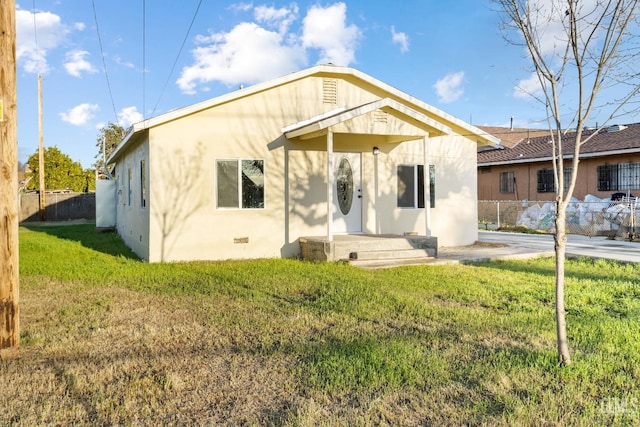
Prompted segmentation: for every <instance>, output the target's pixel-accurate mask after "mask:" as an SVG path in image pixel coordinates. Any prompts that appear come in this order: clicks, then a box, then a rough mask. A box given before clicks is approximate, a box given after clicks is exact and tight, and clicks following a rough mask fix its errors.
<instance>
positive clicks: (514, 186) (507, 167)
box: [478, 124, 640, 201]
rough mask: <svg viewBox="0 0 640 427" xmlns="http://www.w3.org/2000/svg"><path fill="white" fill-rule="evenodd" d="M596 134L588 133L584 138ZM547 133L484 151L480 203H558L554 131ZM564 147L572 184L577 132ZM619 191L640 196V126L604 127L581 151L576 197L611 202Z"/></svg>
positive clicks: (480, 156) (480, 163)
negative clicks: (489, 201) (553, 147)
mask: <svg viewBox="0 0 640 427" xmlns="http://www.w3.org/2000/svg"><path fill="white" fill-rule="evenodd" d="M485 130H486V131H487V132H489V130H488V129H485ZM594 132H595V130H585V131H584V132H583V138H586V137H588V136H589V135H591V134H593V133H594ZM495 133H496V132H494V134H495ZM546 133H547V135H544V136H538V137H531V138H524V139H522V140H520V141H519V142H517V143H516V144H514V145H512V146H511V147H504V148H498V149H492V150H483V151H479V152H478V199H479V200H534V201H537V200H540V201H545V200H554V198H555V193H554V192H555V185H554V177H553V166H552V143H551V138H550V136H549V131H548V130H547V131H546ZM500 136H502V135H500ZM563 144H564V150H563V152H564V159H565V174H564V183H565V186H567V185H568V183H569V181H570V177H571V162H570V161H571V159H572V158H573V149H574V146H575V145H574V144H575V132H569V133H567V134H566V135H565V136H564V138H563ZM617 192H621V193H628V192H632V193H633V192H635V193H640V124H630V125H614V126H610V127H608V128H604V129H601V130H600V131H598V132H597V134H596V135H595V136H594V137H593V138H591V139H590V140H589V141H588V142H586V143H585V144H584V145H583V146H582V148H581V151H580V166H579V168H578V179H577V181H576V187H575V190H574V194H573V195H574V197H576V198H577V199H579V200H584V198H585V196H586V195H587V194H591V195H594V196H597V197H600V198H608V197H611V195H612V194H613V193H617ZM636 195H637V194H636Z"/></svg>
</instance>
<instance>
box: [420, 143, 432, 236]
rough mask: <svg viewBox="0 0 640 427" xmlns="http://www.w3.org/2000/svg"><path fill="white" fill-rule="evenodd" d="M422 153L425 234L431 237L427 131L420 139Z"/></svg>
mask: <svg viewBox="0 0 640 427" xmlns="http://www.w3.org/2000/svg"><path fill="white" fill-rule="evenodd" d="M422 141H423V144H422V153H423V155H424V159H423V160H424V167H423V168H422V173H423V175H424V176H423V180H422V182H424V217H425V235H426V236H427V237H431V182H430V180H429V175H430V174H429V160H430V157H431V156H429V134H428V133H427V134H426V135H425V136H424V139H423V140H422Z"/></svg>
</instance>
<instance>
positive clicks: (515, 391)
mask: <svg viewBox="0 0 640 427" xmlns="http://www.w3.org/2000/svg"><path fill="white" fill-rule="evenodd" d="M20 245H21V246H20V275H21V287H22V291H23V292H27V293H28V292H34V293H38V294H42V295H50V297H51V298H57V300H56V302H55V304H52V306H55V307H56V308H55V310H53V311H50V312H46V311H44V310H43V311H37V312H34V313H29V307H23V316H28V322H26V323H25V325H26V327H25V328H24V329H23V333H22V342H23V346H24V347H26V348H28V347H38V348H42V349H43V351H45V349H47V348H49V349H50V348H52V347H53V348H59V349H60V352H64V351H65V346H67V347H66V348H67V349H68V348H69V346H71V348H74V347H73V346H77V347H76V348H77V349H78V350H83V351H84V349H86V344H83V343H84V342H88V341H87V340H89V339H90V338H91V337H94V336H95V334H96V333H97V332H96V331H99V330H101V329H103V328H104V327H105V324H107V323H108V319H109V314H110V311H111V310H113V309H114V307H115V306H116V305H117V304H118V298H120V296H119V295H120V293H125V295H126V296H127V298H132V299H133V301H132V304H133V306H134V309H138V308H136V307H135V299H136V298H137V297H136V295H141V296H143V295H144V299H149V298H151V299H154V298H155V299H158V300H161V301H166V303H167V304H168V303H171V304H175V307H169V308H167V309H168V310H173V311H175V310H188V312H189V313H190V314H191V315H192V317H193V319H194V320H192V321H194V322H197V326H198V328H201V329H202V331H211V330H212V331H215V333H214V334H212V336H214V337H215V340H214V341H211V342H207V343H203V345H206V346H209V347H211V351H220V350H225V351H232V352H237V353H238V354H240V355H247V357H259V358H266V360H273V361H274V362H275V361H280V363H282V362H281V361H282V360H285V359H286V360H290V359H293V360H295V361H296V363H294V364H291V366H290V368H289V370H290V372H291V374H292V375H293V376H294V377H295V378H296V381H297V385H296V387H297V389H298V390H299V393H300V395H301V396H315V397H316V398H318V399H319V401H321V400H323V399H328V400H329V401H333V402H334V404H335V405H338V406H340V405H351V404H348V403H344V402H369V403H362V405H363V406H367V405H369V406H370V405H372V404H373V402H375V401H379V399H382V402H386V403H385V405H386V406H385V405H382V407H381V409H379V411H381V412H380V414H383V413H387V412H389V411H390V412H393V413H394V414H396V415H397V413H399V412H398V411H400V410H399V409H398V408H397V405H396V406H394V405H392V404H391V403H389V402H390V400H393V399H395V398H398V399H400V398H399V397H398V396H404V395H410V396H412V397H411V398H407V399H405V400H406V402H409V403H407V405H409V404H410V405H418V406H420V405H422V406H423V407H424V408H431V409H433V410H439V411H441V412H440V413H441V414H448V415H451V414H457V415H455V417H454V418H452V421H451V423H453V424H456V423H457V422H462V423H467V422H470V423H473V424H476V423H484V422H486V423H490V424H494V423H498V424H505V425H506V424H549V423H550V424H556V423H569V424H571V423H576V424H579V423H580V420H582V423H586V422H587V421H592V420H599V421H601V422H602V423H611V422H613V423H618V424H620V425H632V423H633V422H635V421H637V420H638V417H639V416H640V414H639V412H640V407H639V408H638V411H636V412H634V411H630V410H626V411H618V412H616V411H614V410H611V408H614V406H613V405H614V404H617V405H618V408H620V406H621V405H623V404H625V402H626V403H633V402H635V400H633V399H640V384H639V381H638V378H640V368H639V367H640V344H639V343H640V323H639V319H640V302H639V301H640V298H639V297H640V289H639V288H640V280H639V279H638V277H640V275H639V274H638V273H640V268H639V267H637V266H634V265H620V264H617V263H613V262H608V261H607V262H603V261H591V260H586V259H580V260H570V261H568V262H567V282H566V284H567V290H566V293H567V321H568V333H569V339H570V348H571V350H572V352H573V359H574V363H573V364H572V365H571V366H569V367H567V368H560V367H558V366H557V363H556V351H555V323H554V313H555V312H554V302H553V301H554V262H553V259H536V260H528V261H504V262H489V263H479V264H475V265H471V266H469V265H466V266H462V265H461V266H415V267H405V268H394V269H383V270H362V269H357V268H354V267H351V266H349V265H345V264H341V263H338V264H333V263H308V262H303V261H300V260H279V259H266V260H250V261H225V262H194V263H172V264H147V263H143V262H140V261H139V260H136V259H135V257H133V256H131V254H130V252H129V251H128V249H126V247H124V245H122V242H121V241H119V239H117V236H115V235H114V234H113V233H98V232H96V231H95V230H93V226H91V225H74V226H64V227H51V228H47V229H45V228H44V227H42V228H24V227H22V228H21V230H20ZM100 289H105V292H100ZM106 291H108V292H106ZM65 298H66V299H65ZM162 304H165V302H163V303H162ZM175 327H176V328H177V330H179V331H180V334H183V335H184V334H187V335H189V332H188V326H187V325H176V326H175ZM141 328H144V325H143V326H141ZM107 329H108V328H107ZM143 332H144V331H143ZM141 336H143V337H144V334H143V335H141ZM59 337H63V338H62V339H60V338H59ZM175 339H176V341H178V342H179V341H180V340H187V339H193V338H191V337H190V335H189V338H186V337H182V336H180V335H179V334H178V335H177V336H176V337H175ZM57 341H58V342H57ZM185 342H186V341H185ZM141 345H142V347H141V348H147V347H145V346H148V345H150V344H148V343H146V341H144V342H142V344H141ZM56 346H59V347H56ZM158 363H162V361H161V360H160V361H159V362H158ZM0 375H1V372H0ZM161 377H162V376H161ZM169 377H170V375H169ZM145 378H147V377H145ZM149 378H152V379H153V376H151V377H149ZM159 378H160V377H159ZM162 378H165V377H162ZM162 378H160V379H159V380H157V382H158V386H159V391H158V393H162V387H163V384H164V383H163V381H165V380H166V378H165V380H163V379H162ZM147 380H148V378H147V379H144V378H142V379H140V381H131V383H132V384H134V383H135V384H137V386H140V385H141V384H142V383H143V382H144V381H147ZM141 381H142V382H141ZM153 381H156V380H153ZM154 383H155V382H154ZM150 399H153V401H154V402H155V403H154V405H156V406H158V407H159V408H161V400H159V398H158V396H152V397H150ZM372 399H373V400H372ZM625 399H626V400H625ZM337 402H342V403H337ZM103 404H107V403H106V402H103ZM638 404H639V405H640V402H638ZM353 405H355V404H353ZM358 405H359V404H358ZM358 405H355V406H352V407H351V410H352V411H356V409H354V408H357V407H359V406H358ZM607 405H608V406H607ZM329 406H331V405H329ZM310 408H311V407H307V411H308V412H306V413H305V412H304V410H303V411H302V412H300V414H298V415H299V416H297V415H294V414H291V415H290V416H289V417H285V418H288V419H289V420H291V422H292V423H294V424H295V423H296V420H302V419H303V418H305V417H312V418H313V413H315V412H313V413H312V411H311V409H310ZM416 408H417V407H416ZM158 410H161V409H158ZM343 410H344V411H347V412H348V410H347V409H345V408H343ZM385 411H387V412H385ZM400 412H401V411H400ZM320 413H322V411H319V412H318V414H320ZM415 414H423V415H422V416H423V417H427V418H425V419H429V420H431V422H435V423H438V422H441V421H442V420H443V419H445V418H439V417H438V416H436V415H433V418H431V415H427V414H426V412H425V413H422V412H421V411H420V410H418V409H416V411H415ZM122 416H123V417H125V418H123V419H120V418H119V420H124V421H125V422H126V415H125V414H122ZM317 416H320V415H317ZM323 416H326V414H325V415H323ZM345 416H346V415H345ZM380 416H382V415H380ZM443 416H444V415H443ZM323 419H325V420H326V418H323ZM362 420H363V419H360V421H362ZM400 420H402V419H400ZM316 421H318V419H316Z"/></svg>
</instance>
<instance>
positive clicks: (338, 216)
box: [108, 65, 499, 262]
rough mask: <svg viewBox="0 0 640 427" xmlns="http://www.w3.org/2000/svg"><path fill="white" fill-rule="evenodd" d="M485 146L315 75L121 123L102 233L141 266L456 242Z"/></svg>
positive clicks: (407, 107)
mask: <svg viewBox="0 0 640 427" xmlns="http://www.w3.org/2000/svg"><path fill="white" fill-rule="evenodd" d="M498 142H499V141H498V139H497V138H495V137H493V136H491V135H487V134H486V132H483V131H481V130H479V129H478V128H476V127H474V126H471V125H469V124H467V123H465V122H463V121H461V120H459V119H456V118H455V117H452V116H451V115H449V114H446V113H444V112H442V111H440V110H438V109H436V108H434V107H432V106H430V105H428V104H426V103H424V102H422V101H420V100H418V99H416V98H414V97H412V96H410V95H407V94H405V93H403V92H401V91H399V90H397V89H395V88H393V87H391V86H389V85H387V84H385V83H382V82H380V81H378V80H376V79H374V78H372V77H370V76H368V75H366V74H364V73H362V72H360V71H357V70H355V69H352V68H345V67H338V66H332V65H320V66H316V67H312V68H309V69H306V70H302V71H299V72H296V73H292V74H289V75H286V76H284V77H281V78H277V79H275V80H272V81H268V82H265V83H261V84H257V85H254V86H251V87H247V88H243V89H240V90H237V91H235V92H232V93H229V94H227V95H223V96H220V97H217V98H213V99H210V100H208V101H204V102H201V103H198V104H194V105H191V106H188V107H185V108H181V109H178V110H175V111H171V112H169V113H166V114H164V115H161V116H159V117H155V118H151V119H148V120H145V121H143V122H140V123H136V124H134V125H133V126H132V128H131V129H130V130H129V132H128V133H127V135H126V136H125V138H124V139H123V141H122V142H121V143H120V144H119V145H118V146H117V147H116V149H115V151H114V152H113V154H112V155H111V156H110V158H109V159H108V163H110V164H115V175H114V177H115V181H114V186H115V191H114V193H113V194H114V197H113V200H114V202H113V204H114V205H116V206H115V207H114V208H115V214H114V215H113V217H114V221H115V224H114V225H115V227H116V229H117V231H118V233H119V234H120V235H121V236H122V238H123V239H124V242H125V243H126V244H127V245H128V246H129V247H130V248H131V249H133V250H134V251H135V252H136V253H137V254H138V255H139V256H140V257H141V258H143V259H145V260H148V261H150V262H158V261H181V260H221V259H240V258H261V257H296V256H299V255H300V244H299V239H300V238H301V237H304V236H324V237H326V239H327V240H328V241H332V240H333V238H334V236H336V235H340V234H399V235H403V234H405V233H409V234H418V235H426V236H435V237H437V238H438V242H439V244H440V245H441V246H452V245H467V244H471V243H473V242H475V241H476V240H477V197H476V189H477V182H476V151H477V149H478V146H479V145H495V144H497V143H498ZM424 165H429V167H428V168H424ZM425 178H426V179H425ZM424 182H429V185H424Z"/></svg>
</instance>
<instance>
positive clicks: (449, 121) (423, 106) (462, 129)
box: [107, 65, 500, 163]
mask: <svg viewBox="0 0 640 427" xmlns="http://www.w3.org/2000/svg"><path fill="white" fill-rule="evenodd" d="M309 76H334V77H341V76H342V77H351V78H354V79H356V80H360V81H361V82H363V83H364V84H368V85H371V86H374V87H376V88H379V89H381V90H383V91H384V92H387V93H388V98H392V99H396V100H398V102H399V103H401V104H404V105H406V106H407V107H409V108H410V109H414V110H416V111H418V112H420V113H421V114H423V115H424V116H425V117H428V118H430V119H432V120H434V121H436V122H440V123H441V124H443V125H444V127H450V128H455V129H456V130H457V131H458V132H459V133H460V134H462V135H465V136H467V137H469V138H474V139H475V140H476V142H477V144H478V145H494V146H498V144H499V142H500V140H499V139H498V138H496V137H495V136H493V135H490V134H488V133H487V132H485V131H482V130H481V129H479V128H477V127H475V126H473V125H471V124H469V123H466V122H464V121H462V120H460V119H458V118H456V117H454V116H452V115H450V114H448V113H445V112H444V111H442V110H440V109H438V108H435V107H433V106H431V105H429V104H427V103H426V102H423V101H421V100H419V99H417V98H415V97H413V96H411V95H408V94H406V93H404V92H402V91H400V90H398V89H396V88H394V87H393V86H390V85H388V84H386V83H383V82H382V81H380V80H377V79H375V78H373V77H371V76H369V75H367V74H365V73H363V72H361V71H358V70H356V69H354V68H350V67H341V66H335V65H316V66H315V67H311V68H307V69H304V70H301V71H297V72H294V73H290V74H287V75H285V76H282V77H279V78H276V79H273V80H269V81H266V82H262V83H258V84H256V85H253V86H248V87H246V88H243V89H239V90H236V91H233V92H230V93H228V94H225V95H221V96H218V97H215V98H211V99H208V100H206V101H202V102H199V103H196V104H192V105H189V106H187V107H183V108H179V109H176V110H173V111H170V112H168V113H165V114H162V115H160V116H156V117H153V118H150V119H146V120H143V121H140V122H138V123H134V124H133V125H132V126H131V127H130V128H129V130H128V131H127V134H126V135H125V137H124V139H123V140H122V141H121V142H120V144H118V146H116V148H115V149H114V151H113V153H112V154H111V156H109V159H107V162H108V163H112V162H113V161H115V160H116V159H117V158H119V157H120V156H121V155H122V153H123V152H124V149H125V148H126V147H127V146H128V145H129V144H130V143H132V142H134V141H135V140H136V139H137V136H138V135H140V134H141V133H142V132H144V131H145V130H147V129H150V128H153V127H155V126H159V125H162V124H164V123H167V122H170V121H173V120H178V119H180V118H182V117H185V116H188V115H190V114H194V113H196V112H198V111H202V110H206V109H209V108H212V107H215V106H217V105H221V104H224V103H227V102H231V101H233V100H236V99H240V98H243V97H247V96H251V95H253V94H255V93H258V92H262V91H265V90H268V89H271V88H275V87H278V86H281V85H285V84H287V83H290V82H293V81H296V80H300V79H303V78H306V77H309Z"/></svg>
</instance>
